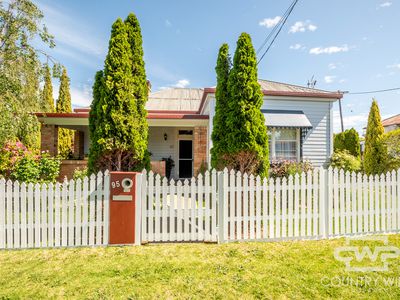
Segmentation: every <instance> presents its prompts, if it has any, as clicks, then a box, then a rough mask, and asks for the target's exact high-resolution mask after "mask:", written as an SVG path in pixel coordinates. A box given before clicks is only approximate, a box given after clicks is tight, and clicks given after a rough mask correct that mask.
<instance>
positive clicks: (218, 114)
mask: <svg viewBox="0 0 400 300" xmlns="http://www.w3.org/2000/svg"><path fill="white" fill-rule="evenodd" d="M231 64H232V63H231V59H230V56H229V46H228V45H227V44H223V45H222V46H221V48H220V49H219V53H218V59H217V66H216V67H215V71H216V73H217V90H216V92H215V99H216V102H215V115H214V119H213V131H212V134H211V139H212V142H213V146H212V149H211V166H212V167H213V168H216V169H222V168H223V167H224V166H225V163H224V162H223V161H222V155H223V154H224V152H225V151H226V147H227V145H226V144H227V141H226V135H227V131H226V130H227V124H226V115H227V112H228V101H229V95H228V79H229V71H230V68H231Z"/></svg>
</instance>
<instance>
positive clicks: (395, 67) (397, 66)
mask: <svg viewBox="0 0 400 300" xmlns="http://www.w3.org/2000/svg"><path fill="white" fill-rule="evenodd" d="M386 67H387V68H388V69H399V70H400V64H393V65H388V66H386Z"/></svg>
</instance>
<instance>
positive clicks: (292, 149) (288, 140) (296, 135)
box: [268, 127, 300, 161]
mask: <svg viewBox="0 0 400 300" xmlns="http://www.w3.org/2000/svg"><path fill="white" fill-rule="evenodd" d="M268 136H269V154H270V160H271V161H276V160H293V161H300V129H299V128H279V127H272V128H268Z"/></svg>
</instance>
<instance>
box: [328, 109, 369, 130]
mask: <svg viewBox="0 0 400 300" xmlns="http://www.w3.org/2000/svg"><path fill="white" fill-rule="evenodd" d="M333 120H334V122H333V128H334V132H340V131H341V125H340V113H339V111H337V110H335V111H333ZM367 121H368V114H367V113H360V114H356V115H352V116H344V117H343V125H344V128H345V129H346V128H352V127H354V128H355V129H356V130H357V131H358V132H359V133H362V131H363V127H365V126H366V125H367Z"/></svg>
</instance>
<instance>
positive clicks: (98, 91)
mask: <svg viewBox="0 0 400 300" xmlns="http://www.w3.org/2000/svg"><path fill="white" fill-rule="evenodd" d="M103 92H104V74H103V71H102V70H100V71H97V73H96V76H95V79H94V84H93V101H92V103H91V105H90V112H89V135H90V141H91V143H90V151H89V161H88V171H89V174H91V173H95V172H96V170H97V167H96V161H97V159H98V154H99V153H98V151H99V145H98V143H97V140H98V137H97V136H96V133H97V130H96V129H97V126H98V124H97V122H98V120H100V119H101V116H100V113H101V108H100V107H99V103H100V100H101V99H102V97H103Z"/></svg>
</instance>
